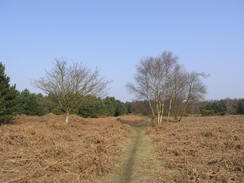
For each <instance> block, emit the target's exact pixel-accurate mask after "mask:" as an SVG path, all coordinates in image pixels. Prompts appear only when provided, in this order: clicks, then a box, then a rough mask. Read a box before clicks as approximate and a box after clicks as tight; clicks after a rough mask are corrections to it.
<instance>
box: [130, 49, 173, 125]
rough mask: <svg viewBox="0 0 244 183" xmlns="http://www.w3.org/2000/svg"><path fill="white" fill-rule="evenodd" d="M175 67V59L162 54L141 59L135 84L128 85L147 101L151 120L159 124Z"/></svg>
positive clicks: (165, 53) (170, 54)
mask: <svg viewBox="0 0 244 183" xmlns="http://www.w3.org/2000/svg"><path fill="white" fill-rule="evenodd" d="M176 66H177V57H174V56H173V54H172V53H171V52H164V53H163V54H162V55H160V56H159V57H155V58H153V57H148V58H146V59H143V60H142V61H141V63H140V65H139V66H138V67H137V74H136V76H135V81H136V84H135V85H134V84H128V85H127V87H128V88H129V90H130V91H132V92H134V93H136V94H137V96H138V97H139V98H141V99H145V100H147V101H148V103H149V106H150V109H151V112H152V115H153V118H157V124H161V123H162V120H163V114H164V112H165V101H166V100H167V97H168V96H169V93H170V92H171V91H170V83H171V78H172V72H174V70H175V67H176Z"/></svg>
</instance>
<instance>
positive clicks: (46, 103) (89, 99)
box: [0, 62, 130, 123]
mask: <svg viewBox="0 0 244 183" xmlns="http://www.w3.org/2000/svg"><path fill="white" fill-rule="evenodd" d="M75 100H76V101H78V102H77V104H76V105H75V106H74V107H73V108H72V110H70V111H69V112H70V113H71V114H77V115H80V116H82V117H98V116H119V115H124V114H127V113H129V112H130V111H129V103H124V102H121V101H119V100H116V99H115V98H114V97H106V98H100V97H96V96H93V95H85V96H82V95H78V94H77V95H76V96H75ZM65 112H66V111H65V110H64V108H63V107H62V106H60V105H59V101H58V100H57V97H56V96H54V95H53V94H52V93H50V94H48V95H46V96H44V95H42V94H35V93H31V92H30V91H29V90H28V89H25V90H23V91H18V90H17V89H16V86H15V85H13V86H11V85H10V78H9V77H8V76H7V75H6V74H5V67H4V65H3V64H2V63H1V62H0V123H3V122H7V121H9V120H10V119H11V117H12V116H14V115H17V114H25V115H38V116H41V115H45V114H48V113H53V114H65Z"/></svg>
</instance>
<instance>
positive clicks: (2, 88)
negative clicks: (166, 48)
mask: <svg viewBox="0 0 244 183" xmlns="http://www.w3.org/2000/svg"><path fill="white" fill-rule="evenodd" d="M9 82H10V78H9V77H8V76H7V75H6V74H5V67H4V65H3V64H2V63H1V62H0V123H6V122H8V121H9V120H10V119H11V117H12V116H13V115H14V114H15V112H16V96H17V91H16V89H15V85H14V86H10V83H9Z"/></svg>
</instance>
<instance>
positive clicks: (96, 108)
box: [16, 89, 128, 117]
mask: <svg viewBox="0 0 244 183" xmlns="http://www.w3.org/2000/svg"><path fill="white" fill-rule="evenodd" d="M79 100H80V103H79V105H77V107H76V108H75V109H73V111H72V113H73V114H77V115H80V116H82V117H98V116H120V115H124V114H127V113H128V103H123V102H121V101H119V100H116V99H115V98H114V97H106V98H104V99H102V98H98V97H95V96H80V99H79ZM16 104H17V107H16V113H17V114H26V115H39V116H41V115H45V114H48V113H53V114H57V115H58V114H64V111H63V110H62V109H61V108H59V106H58V104H57V103H56V101H55V99H54V98H53V97H52V96H51V95H49V96H43V95H42V94H35V93H31V92H30V91H29V90H27V89H25V90H24V91H22V92H17V97H16Z"/></svg>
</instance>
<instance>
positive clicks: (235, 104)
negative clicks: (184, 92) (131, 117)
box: [130, 98, 244, 116]
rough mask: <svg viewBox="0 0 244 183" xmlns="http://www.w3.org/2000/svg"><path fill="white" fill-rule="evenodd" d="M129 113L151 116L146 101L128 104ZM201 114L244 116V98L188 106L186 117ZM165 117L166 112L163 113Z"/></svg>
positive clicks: (203, 102) (200, 102)
mask: <svg viewBox="0 0 244 183" xmlns="http://www.w3.org/2000/svg"><path fill="white" fill-rule="evenodd" d="M130 111H131V112H132V113H134V114H142V115H149V116H150V115H151V112H150V106H149V105H148V102H147V101H134V102H131V103H130ZM189 114H201V115H202V116H213V115H225V114H233V115H237V114H244V98H241V99H229V98H227V99H221V100H211V101H199V102H195V103H192V104H190V105H189V107H188V108H187V111H186V115H189ZM164 116H167V110H166V111H165V112H164Z"/></svg>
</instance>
